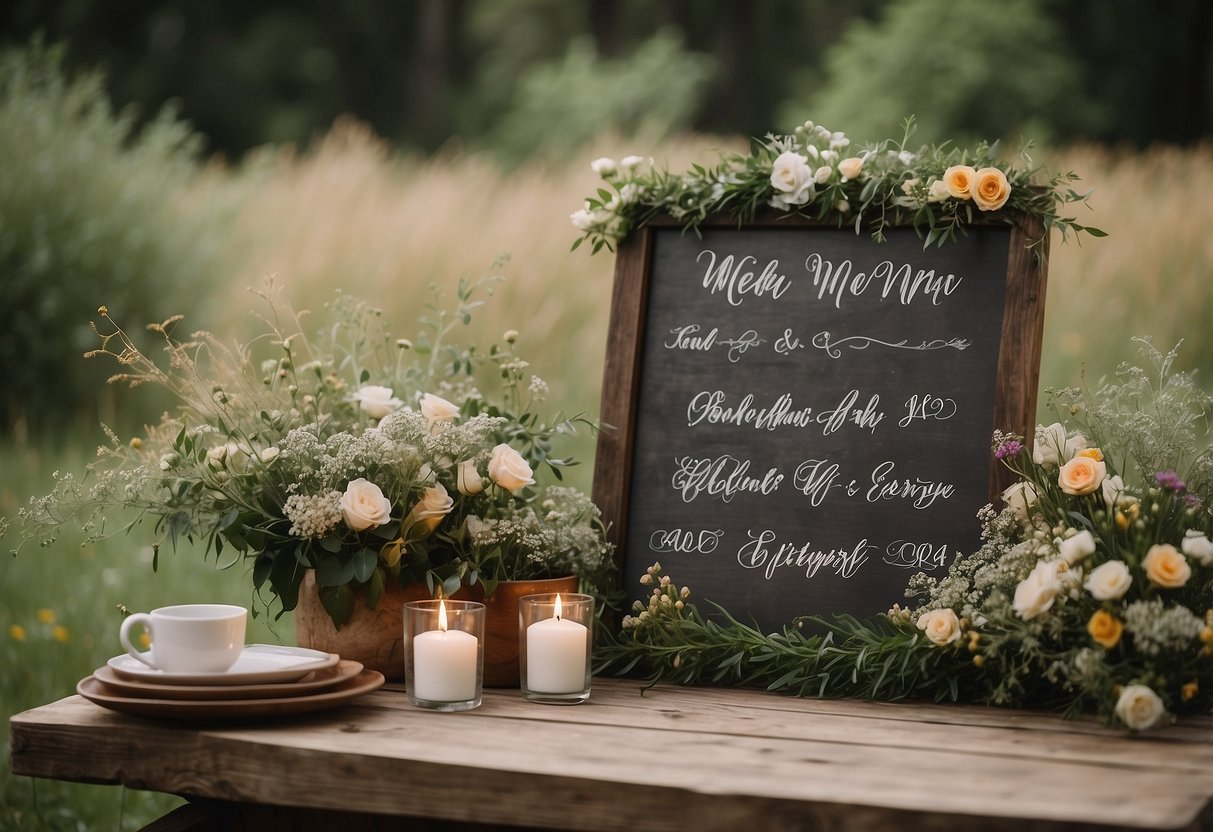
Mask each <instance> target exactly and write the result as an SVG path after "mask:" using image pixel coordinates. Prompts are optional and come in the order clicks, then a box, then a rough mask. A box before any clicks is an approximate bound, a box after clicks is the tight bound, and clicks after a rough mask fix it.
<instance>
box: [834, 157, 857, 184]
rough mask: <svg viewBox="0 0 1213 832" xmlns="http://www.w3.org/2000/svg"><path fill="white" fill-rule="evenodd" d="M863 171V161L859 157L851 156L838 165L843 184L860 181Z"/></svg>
mask: <svg viewBox="0 0 1213 832" xmlns="http://www.w3.org/2000/svg"><path fill="white" fill-rule="evenodd" d="M861 170H863V159H861V158H859V157H858V156H851V157H850V158H847V159H843V160H842V161H841V162H839V163H838V172H839V173H841V174H842V181H843V182H846V181H848V180H850V179H858V178H859V172H860V171H861Z"/></svg>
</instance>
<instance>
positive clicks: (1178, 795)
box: [11, 679, 1213, 832]
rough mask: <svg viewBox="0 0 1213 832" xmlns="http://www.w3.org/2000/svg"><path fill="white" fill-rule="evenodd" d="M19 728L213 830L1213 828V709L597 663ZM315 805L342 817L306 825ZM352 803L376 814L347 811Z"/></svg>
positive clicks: (43, 764) (46, 756) (62, 711)
mask: <svg viewBox="0 0 1213 832" xmlns="http://www.w3.org/2000/svg"><path fill="white" fill-rule="evenodd" d="M11 732H12V764H13V771H14V772H15V773H16V774H26V775H32V776H35V777H52V778H58V779H66V780H86V781H90V782H100V783H123V784H125V785H127V786H130V787H133V788H139V789H154V790H157V791H164V792H173V793H176V794H180V795H184V796H187V797H189V798H191V800H201V801H202V802H201V803H200V804H199V805H200V806H202V807H203V808H204V811H203V810H192V811H196V812H201V813H202V814H207V813H209V815H208V816H209V817H210V818H211V821H210V822H211V823H212V825H210V826H203V825H198V826H191V827H188V828H197V829H202V828H206V829H218V828H227V827H226V826H225V825H224V822H221V821H220V820H216V818H219V819H222V818H227V819H228V821H231V823H232V824H235V823H236V821H234V820H232V818H233V817H234V816H235V815H238V814H240V813H241V812H243V813H245V814H244V815H243V820H241V821H239V822H241V823H246V824H247V823H249V818H250V817H255V818H257V819H258V820H257V823H258V824H260V825H262V828H275V827H274V825H273V823H272V822H270V817H271V816H274V817H284V816H286V815H291V816H292V819H291V820H289V822H287V821H284V822H282V823H281V824H280V826H279V827H278V828H292V829H305V828H326V827H328V828H341V829H356V828H365V829H386V828H417V829H422V828H423V829H434V828H441V829H451V828H456V827H455V826H453V825H447V824H444V823H441V822H440V823H439V824H437V825H436V826H435V825H433V824H422V823H420V822H418V821H415V820H414V821H412V822H411V823H410V822H409V821H408V820H407V819H406V818H401V817H396V818H395V819H394V820H392V821H391V822H390V823H389V822H388V821H387V820H386V819H385V818H383V817H378V818H375V817H371V814H369V813H374V814H378V815H380V816H413V817H414V818H437V819H439V820H440V821H443V820H444V821H447V822H459V823H469V822H470V823H481V824H510V825H526V826H534V827H543V828H550V829H585V830H628V831H629V832H632V831H633V830H679V832H682V830H734V829H740V830H746V831H747V832H760V830H761V831H762V832H765V830H850V829H855V830H883V829H888V830H897V832H907V830H920V829H928V830H936V829H938V830H943V829H949V830H955V829H981V830H1000V829H1007V830H1010V829H1014V830H1023V829H1032V830H1042V829H1097V828H1098V829H1105V828H1121V827H1123V828H1138V829H1140V828H1148V829H1204V828H1213V812H1211V810H1210V809H1209V802H1210V797H1211V796H1213V719H1207V718H1206V719H1194V720H1191V721H1188V722H1186V723H1185V724H1184V725H1182V726H1179V727H1168V728H1165V729H1162V730H1159V731H1156V732H1153V733H1151V734H1148V735H1147V736H1145V737H1142V738H1133V737H1130V736H1128V735H1126V734H1124V733H1123V732H1115V731H1109V730H1107V729H1105V728H1102V727H1100V726H1098V725H1096V724H1094V723H1092V722H1089V721H1066V720H1063V719H1061V718H1058V717H1055V716H1052V715H1049V714H1041V713H1031V712H1023V711H1009V710H995V709H986V708H979V707H957V706H944V705H928V704H890V703H875V702H857V701H819V700H802V699H793V698H787V697H783V696H778V695H774V694H768V693H764V692H759V691H745V690H735V689H690V688H677V687H665V686H662V687H658V688H655V689H653V690H651V691H649V692H647V693H646V694H644V695H643V696H642V695H641V684H640V683H639V682H635V681H622V680H609V679H596V680H595V682H594V689H593V695H592V698H591V700H590V701H589V702H588V703H586V704H584V705H580V706H576V707H556V706H541V705H531V704H527V703H525V702H523V701H522V699H521V698H520V697H519V695H518V692H517V691H488V692H486V695H485V699H484V704H483V706H482V707H480V708H479V709H477V710H475V711H469V712H465V713H460V714H437V713H430V712H426V711H421V710H418V709H416V708H412V707H410V706H409V704H408V702H407V700H406V699H405V696H404V692H403V690H402V689H401V688H400V686H398V685H389V686H388V687H385V688H383V689H382V690H380V691H377V692H376V693H373V694H370V695H368V696H366V697H364V698H362V699H359V700H357V701H356V702H354V703H352V704H350V705H347V706H345V707H343V708H340V709H337V710H333V711H330V712H326V713H322V714H315V715H312V716H308V717H296V718H290V719H283V720H281V721H277V722H270V723H264V724H252V725H247V724H246V725H238V724H233V725H215V726H207V727H195V726H181V725H177V724H173V723H168V722H157V721H151V720H145V719H139V718H135V717H129V716H123V715H120V714H116V713H111V712H110V711H107V710H104V709H102V708H100V707H97V706H95V705H93V704H92V703H90V702H87V701H86V700H84V699H81V698H80V697H79V696H71V697H68V698H67V699H63V700H61V701H59V702H55V703H53V704H50V705H45V706H43V707H40V708H34V709H33V710H30V711H26V712H25V713H22V714H19V715H17V716H15V717H13V719H12V722H11ZM208 801H219V802H208ZM246 804H257V805H259V806H261V807H266V806H277V807H294V808H293V809H290V810H279V809H267V808H260V809H255V808H251V807H249V806H247V805H246ZM314 810H327V812H328V813H327V814H326V813H325V811H321V812H320V813H319V814H318V815H317V816H318V817H319V818H320V819H321V820H318V821H313V822H312V825H310V826H309V825H308V824H307V823H306V822H303V821H301V820H300V818H302V817H304V816H305V815H307V814H308V813H311V812H314ZM351 810H356V811H358V812H361V813H368V814H365V815H359V816H354V815H349V814H341V815H337V814H333V813H332V812H335V811H341V812H345V813H348V812H350V811H351ZM258 812H259V813H260V814H256V813H258ZM249 813H252V814H249ZM1025 822H1026V823H1025ZM163 828H169V827H168V826H165V827H163ZM173 828H187V827H186V826H185V825H184V821H183V822H182V824H181V825H178V826H175V827H173ZM461 828H462V827H461Z"/></svg>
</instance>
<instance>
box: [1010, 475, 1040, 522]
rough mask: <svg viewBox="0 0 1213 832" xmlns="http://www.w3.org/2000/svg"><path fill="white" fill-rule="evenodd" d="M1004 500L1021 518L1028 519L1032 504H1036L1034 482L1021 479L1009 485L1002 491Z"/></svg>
mask: <svg viewBox="0 0 1213 832" xmlns="http://www.w3.org/2000/svg"><path fill="white" fill-rule="evenodd" d="M1002 501H1003V502H1004V503H1006V504H1007V506H1008V507H1009V508H1010V509H1011V510H1012V511H1014V512H1015V514H1016V515H1017V516H1018V517H1019V518H1020V519H1021V520H1026V519H1028V514H1029V513H1030V512H1031V511H1032V506H1034V505H1036V489H1035V488H1033V487H1032V483H1030V482H1028V481H1026V480H1021V481H1020V482H1017V483H1015V484H1013V485H1011V486H1008V487H1007V489H1006V490H1005V491H1003V492H1002Z"/></svg>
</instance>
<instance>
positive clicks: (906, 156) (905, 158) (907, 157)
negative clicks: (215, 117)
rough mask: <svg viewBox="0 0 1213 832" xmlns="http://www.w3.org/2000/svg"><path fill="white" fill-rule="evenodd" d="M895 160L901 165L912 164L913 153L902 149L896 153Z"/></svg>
mask: <svg viewBox="0 0 1213 832" xmlns="http://www.w3.org/2000/svg"><path fill="white" fill-rule="evenodd" d="M897 161H899V162H901V163H902V164H903V165H907V166H908V165H912V164H914V154H913V153H911V152H910V151H908V150H903V151H901V152H900V153H898V154H897Z"/></svg>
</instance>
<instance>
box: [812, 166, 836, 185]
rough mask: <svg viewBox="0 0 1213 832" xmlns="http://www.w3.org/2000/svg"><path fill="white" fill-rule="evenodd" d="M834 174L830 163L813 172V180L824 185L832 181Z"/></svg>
mask: <svg viewBox="0 0 1213 832" xmlns="http://www.w3.org/2000/svg"><path fill="white" fill-rule="evenodd" d="M833 175H834V169H833V168H832V167H830V166H829V165H822V166H821V167H819V168H818V169H817V170H815V171H814V172H813V181H814V182H815V183H817V184H818V185H824V184H825V183H827V182H829V181H830V177H831V176H833Z"/></svg>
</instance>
